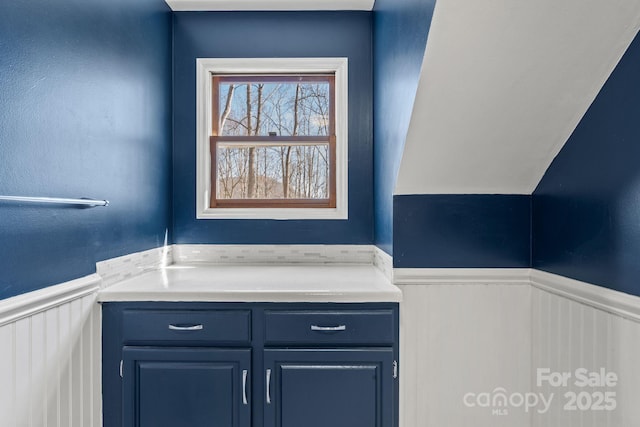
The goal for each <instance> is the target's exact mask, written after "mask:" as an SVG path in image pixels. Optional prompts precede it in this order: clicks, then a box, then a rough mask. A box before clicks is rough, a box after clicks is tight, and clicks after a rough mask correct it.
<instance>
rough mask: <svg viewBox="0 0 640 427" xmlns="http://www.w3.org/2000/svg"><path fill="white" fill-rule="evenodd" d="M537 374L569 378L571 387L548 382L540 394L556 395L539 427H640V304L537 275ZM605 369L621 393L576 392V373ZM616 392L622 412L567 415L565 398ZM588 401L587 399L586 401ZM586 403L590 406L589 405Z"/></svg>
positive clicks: (535, 423) (596, 389)
mask: <svg viewBox="0 0 640 427" xmlns="http://www.w3.org/2000/svg"><path fill="white" fill-rule="evenodd" d="M532 284H533V290H532V292H533V293H532V304H533V319H534V322H533V336H532V342H533V369H532V383H533V385H534V386H535V385H536V371H537V369H538V368H548V369H550V370H551V371H553V372H569V373H571V374H572V377H571V378H570V379H569V381H568V383H567V387H551V386H549V384H548V382H544V383H543V387H540V388H538V389H537V391H540V392H543V393H545V394H550V393H554V403H553V405H552V406H551V409H550V410H549V412H548V413H545V414H539V413H537V412H536V413H534V416H533V426H534V427H635V426H640V322H639V320H638V318H637V317H636V316H635V313H637V312H638V308H640V298H638V297H634V296H630V295H627V294H622V293H619V292H615V291H611V290H609V289H606V288H601V287H595V286H593V285H590V284H586V283H582V282H577V281H574V280H571V279H567V278H563V277H561V276H554V275H550V274H548V273H541V272H536V271H534V272H532ZM578 368H585V369H587V370H588V371H589V372H595V371H599V370H600V369H601V368H604V369H605V371H607V372H613V373H615V374H617V376H618V384H617V386H615V387H602V388H600V387H576V386H575V385H574V381H575V380H576V377H575V370H576V369H578ZM604 391H610V392H615V393H616V397H615V400H616V403H617V407H616V409H615V410H613V411H607V410H600V411H594V410H579V409H578V410H565V408H564V405H565V404H566V403H568V401H567V399H568V397H565V395H564V394H565V393H567V392H574V393H576V394H577V393H581V392H587V393H589V394H593V393H594V392H604ZM585 399H586V397H585ZM583 403H587V401H586V400H584V401H583Z"/></svg>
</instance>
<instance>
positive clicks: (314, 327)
mask: <svg viewBox="0 0 640 427" xmlns="http://www.w3.org/2000/svg"><path fill="white" fill-rule="evenodd" d="M311 330H312V331H320V332H334V331H346V330H347V325H338V326H318V325H311Z"/></svg>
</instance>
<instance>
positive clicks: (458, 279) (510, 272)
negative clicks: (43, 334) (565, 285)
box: [393, 268, 530, 285]
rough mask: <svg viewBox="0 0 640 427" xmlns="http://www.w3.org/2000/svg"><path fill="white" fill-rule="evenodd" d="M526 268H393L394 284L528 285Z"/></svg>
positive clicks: (527, 270)
mask: <svg viewBox="0 0 640 427" xmlns="http://www.w3.org/2000/svg"><path fill="white" fill-rule="evenodd" d="M529 272H530V270H529V269H528V268H395V269H393V284H394V285H442V284H466V285H482V284H498V283H500V284H515V285H529Z"/></svg>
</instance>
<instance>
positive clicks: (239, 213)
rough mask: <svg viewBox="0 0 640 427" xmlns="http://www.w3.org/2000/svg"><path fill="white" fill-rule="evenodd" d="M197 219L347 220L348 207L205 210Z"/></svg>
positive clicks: (198, 214) (200, 212)
mask: <svg viewBox="0 0 640 427" xmlns="http://www.w3.org/2000/svg"><path fill="white" fill-rule="evenodd" d="M196 218H197V219H275V220H308V219H311V220H334V219H335V220H341V219H342V220H345V219H348V218H349V215H348V211H347V207H346V206H345V207H342V208H341V207H338V208H256V209H248V208H205V209H203V210H201V211H199V212H198V213H197V215H196Z"/></svg>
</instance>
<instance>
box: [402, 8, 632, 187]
mask: <svg viewBox="0 0 640 427" xmlns="http://www.w3.org/2000/svg"><path fill="white" fill-rule="evenodd" d="M639 27H640V1H638V0H607V1H602V0H560V1H559V0H538V1H528V0H527V1H523V0H513V1H506V0H487V1H482V2H478V1H477V0H439V1H438V2H437V4H436V8H435V12H434V18H433V22H432V23H431V30H430V33H429V40H428V43H427V49H426V52H425V57H424V60H423V65H422V72H421V77H420V82H419V87H418V93H417V96H416V101H415V104H414V109H413V114H412V119H411V124H410V127H409V131H408V135H407V140H406V143H405V149H404V153H403V159H402V163H401V167H400V171H399V174H398V179H397V183H396V194H531V193H532V192H533V190H534V189H535V187H536V185H537V184H538V182H539V181H540V179H541V178H542V176H543V175H544V173H545V171H546V169H547V168H548V166H549V165H550V164H551V162H552V161H553V158H554V157H555V156H556V154H557V153H558V152H559V151H560V149H561V148H562V146H563V145H564V143H565V142H566V141H567V139H568V138H569V136H570V135H571V133H572V132H573V130H574V129H575V127H576V125H577V124H578V122H579V121H580V119H581V118H582V116H583V115H584V113H585V112H586V110H587V109H588V107H589V105H590V104H591V103H592V102H593V100H594V98H595V97H596V95H597V93H598V91H599V90H600V89H601V87H602V86H603V84H604V82H605V81H606V79H607V78H608V76H609V75H610V74H611V71H612V70H613V69H614V68H615V66H616V64H617V63H618V61H619V59H620V58H621V57H622V55H623V54H624V52H625V50H626V48H627V47H628V46H629V44H630V43H631V41H632V40H633V38H634V36H635V35H636V33H637V32H638V28H639Z"/></svg>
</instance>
